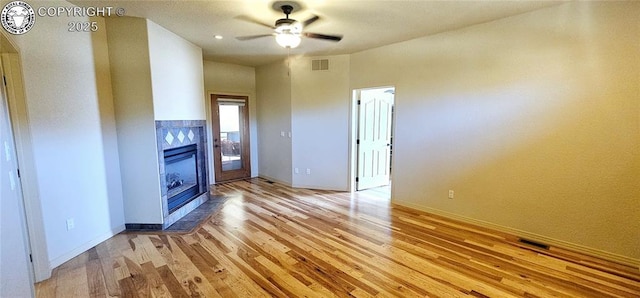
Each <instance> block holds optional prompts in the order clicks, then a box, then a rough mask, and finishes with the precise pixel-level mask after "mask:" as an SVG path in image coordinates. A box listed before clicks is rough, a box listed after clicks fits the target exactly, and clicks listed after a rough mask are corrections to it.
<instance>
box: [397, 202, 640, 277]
mask: <svg viewBox="0 0 640 298" xmlns="http://www.w3.org/2000/svg"><path fill="white" fill-rule="evenodd" d="M392 203H393V204H396V205H399V206H405V207H409V208H412V209H417V210H421V211H424V212H428V213H433V214H435V215H439V216H443V217H447V218H451V219H454V220H458V221H461V222H464V223H468V224H472V225H476V226H480V227H483V228H487V229H492V230H496V231H499V232H503V233H508V234H511V235H514V236H516V237H521V238H526V239H529V240H533V241H537V242H541V243H545V244H547V245H550V246H555V247H558V248H564V249H568V250H572V251H575V252H578V253H582V254H585V255H590V256H594V257H598V258H601V259H604V260H608V261H613V262H616V263H620V264H624V265H628V266H633V267H640V260H639V259H634V258H631V257H627V256H623V255H619V254H615V253H611V252H608V251H603V250H599V249H595V248H591V247H587V246H583V245H580V244H575V243H571V242H567V241H564V240H559V239H555V238H551V237H547V236H543V235H539V234H536V233H531V232H527V231H523V230H519V229H515V228H511V227H506V226H502V225H498V224H494V223H491V222H487V221H483V220H478V219H473V218H470V217H466V216H462V215H458V214H455V213H450V212H447V211H442V210H439V209H435V208H430V207H425V206H420V205H417V204H411V203H406V202H402V203H399V202H397V201H395V202H393V201H392Z"/></svg>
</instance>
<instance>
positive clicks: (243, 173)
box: [209, 93, 251, 183]
mask: <svg viewBox="0 0 640 298" xmlns="http://www.w3.org/2000/svg"><path fill="white" fill-rule="evenodd" d="M219 98H222V99H224V98H228V99H231V100H244V106H243V109H242V110H243V111H242V112H243V116H242V119H241V128H240V129H241V131H242V132H241V134H242V141H243V146H242V149H241V150H242V151H241V153H240V155H241V156H242V169H240V170H235V171H227V172H228V173H225V172H222V160H221V155H220V149H219V148H220V147H219V143H218V140H217V137H218V136H219V135H220V127H219V123H217V122H219V118H218V116H217V115H218V111H219V110H218V107H219V105H218V99H219ZM209 103H210V112H211V124H210V125H211V126H210V127H211V146H209V147H210V150H211V152H212V155H213V158H212V159H211V160H212V166H213V170H212V171H211V172H213V173H214V177H213V181H212V182H213V183H221V182H226V181H231V180H237V179H245V178H250V177H251V134H250V130H251V126H250V108H249V96H248V95H232V94H221V93H211V94H210V101H209Z"/></svg>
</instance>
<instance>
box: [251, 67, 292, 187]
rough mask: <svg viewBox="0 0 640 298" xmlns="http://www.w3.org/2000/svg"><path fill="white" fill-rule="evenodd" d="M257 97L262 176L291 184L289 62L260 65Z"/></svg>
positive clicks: (257, 72) (257, 78)
mask: <svg viewBox="0 0 640 298" xmlns="http://www.w3.org/2000/svg"><path fill="white" fill-rule="evenodd" d="M256 96H257V98H258V148H259V152H258V155H259V156H258V158H259V169H260V176H262V177H265V178H269V179H273V180H276V181H280V182H283V183H286V184H288V185H291V182H292V180H291V173H292V169H291V165H292V161H291V159H292V157H291V138H290V137H289V133H290V132H291V79H290V77H289V69H288V66H287V63H286V62H277V63H273V64H269V65H263V66H260V67H258V68H256ZM281 133H283V134H284V136H281Z"/></svg>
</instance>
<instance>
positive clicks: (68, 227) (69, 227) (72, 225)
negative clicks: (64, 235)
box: [67, 218, 76, 231]
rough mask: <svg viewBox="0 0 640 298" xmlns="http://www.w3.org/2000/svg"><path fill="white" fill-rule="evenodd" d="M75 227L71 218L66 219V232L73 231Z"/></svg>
mask: <svg viewBox="0 0 640 298" xmlns="http://www.w3.org/2000/svg"><path fill="white" fill-rule="evenodd" d="M75 227H76V224H75V222H74V221H73V218H69V219H67V231H71V230H73V228H75Z"/></svg>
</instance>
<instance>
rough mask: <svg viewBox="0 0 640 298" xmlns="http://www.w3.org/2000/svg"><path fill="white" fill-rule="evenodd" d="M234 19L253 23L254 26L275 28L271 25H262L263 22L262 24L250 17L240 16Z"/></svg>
mask: <svg viewBox="0 0 640 298" xmlns="http://www.w3.org/2000/svg"><path fill="white" fill-rule="evenodd" d="M235 18H236V19H238V20H243V21H247V22H249V23H254V24H258V25H261V26H265V27H267V28H271V29H276V27H274V26H273V25H269V24H267V23H264V22H262V21H260V20H257V19H254V18H252V17H250V16H245V15H240V16H237V17H235Z"/></svg>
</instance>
